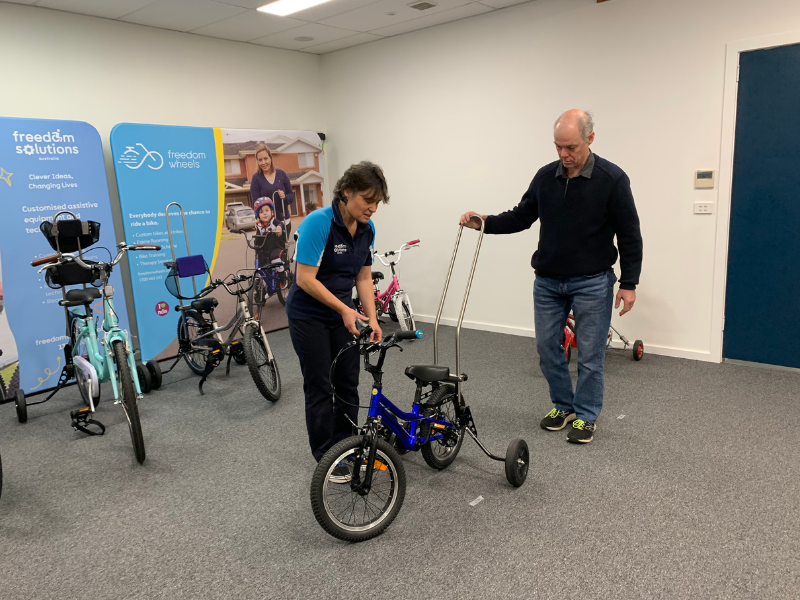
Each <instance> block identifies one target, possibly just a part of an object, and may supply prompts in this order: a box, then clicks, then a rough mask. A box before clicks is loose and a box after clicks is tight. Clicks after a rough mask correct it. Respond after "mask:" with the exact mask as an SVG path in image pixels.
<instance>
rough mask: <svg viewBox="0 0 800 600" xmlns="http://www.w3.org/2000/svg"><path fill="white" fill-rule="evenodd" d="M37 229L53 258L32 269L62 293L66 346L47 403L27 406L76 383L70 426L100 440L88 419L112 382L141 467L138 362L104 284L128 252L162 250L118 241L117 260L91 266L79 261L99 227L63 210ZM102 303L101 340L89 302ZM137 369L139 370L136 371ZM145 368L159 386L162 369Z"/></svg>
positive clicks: (22, 410) (23, 417)
mask: <svg viewBox="0 0 800 600" xmlns="http://www.w3.org/2000/svg"><path fill="white" fill-rule="evenodd" d="M65 214H66V215H71V216H72V219H66V218H65V219H61V220H58V218H59V216H61V215H65ZM40 228H41V230H42V233H44V235H45V237H47V239H48V241H49V242H50V244H51V246H52V247H53V248H54V249H55V250H56V251H57V253H56V254H52V255H50V256H45V257H43V258H39V259H37V260H34V261H33V262H32V263H31V266H34V267H42V268H41V269H39V272H40V273H41V272H43V271H44V272H45V281H46V282H47V284H48V285H49V286H50V287H52V288H61V290H62V294H63V299H62V300H60V301H59V305H60V306H63V307H64V313H65V316H66V320H67V335H68V336H69V343H68V344H66V345H65V347H64V358H65V365H64V368H63V369H62V371H61V376H60V377H59V381H58V386H57V387H56V389H55V390H54V391H53V392H52V393H50V395H49V396H47V398H45V399H44V400H42V401H41V402H34V403H30V406H32V405H33V404H41V403H43V402H47V401H48V400H50V398H52V397H53V396H54V395H55V394H56V393H57V392H58V391H59V390H60V389H61V388H63V387H64V386H65V385H66V384H67V383H68V382H69V381H71V380H72V379H73V378H74V379H75V381H76V383H77V386H78V389H79V390H80V393H81V396H82V397H83V400H84V403H85V404H86V405H87V406H86V407H85V408H81V409H79V410H76V411H72V412H71V413H70V416H71V418H72V426H73V428H75V429H76V430H78V431H82V432H84V433H87V434H89V435H102V434H103V433H104V432H105V427H103V425H102V424H101V423H99V422H97V421H95V420H93V419H91V415H92V414H93V413H94V412H95V408H96V406H97V403H98V402H99V400H100V384H101V383H105V382H108V381H110V382H111V388H112V390H113V392H114V400H115V404H121V405H122V408H123V409H124V411H125V416H126V417H127V420H128V428H129V429H130V434H131V441H132V442H133V449H134V454H135V455H136V460H137V461H139V463H140V464H141V463H143V462H144V460H145V448H144V438H143V436H142V426H141V423H140V421H139V409H138V401H139V400H140V399H141V398H142V390H141V387H140V382H139V379H140V376H141V373H139V374H137V375H136V376H134V373H137V366H136V361H135V359H134V355H133V352H132V350H131V345H130V340H129V338H128V334H127V333H126V332H125V331H123V330H122V329H121V328H120V327H119V318H118V316H117V313H116V312H115V310H114V289H113V287H112V286H110V285H109V284H108V280H109V277H110V276H111V272H112V270H113V268H114V267H115V266H116V265H117V264H118V263H119V261H120V260H122V257H123V256H124V255H125V253H126V252H128V251H135V250H156V251H157V250H160V249H161V248H160V246H157V245H154V244H133V245H130V246H129V245H127V244H125V242H120V243H119V244H118V245H117V249H118V252H117V256H116V257H115V258H113V259H112V260H111V261H110V262H99V261H92V260H88V259H86V258H85V257H84V256H83V251H84V250H85V249H87V248H88V247H89V246H91V245H92V244H95V243H97V241H98V240H99V234H100V224H99V223H97V222H95V221H81V220H79V219H78V218H77V217H75V215H74V214H73V213H71V212H69V211H61V212H59V213H57V214H56V216H55V217H53V220H52V222H49V221H46V222H44V223H42V225H41V227H40ZM65 250H67V252H65ZM69 251H72V252H69ZM74 285H81V286H82V289H71V290H69V291H66V290H65V289H64V288H65V287H66V286H74ZM87 286H88V287H87ZM101 298H102V304H103V322H102V331H103V339H102V340H101V339H99V338H98V327H97V324H96V323H95V317H94V313H93V309H92V303H93V302H94V301H95V300H99V299H101ZM141 368H142V366H140V371H141ZM145 368H146V369H147V370H148V372H149V373H148V374H149V375H151V378H152V380H153V382H155V380H158V383H159V384H160V379H161V370H160V368H159V367H158V363H156V362H155V361H150V362H148V363H147V365H146V366H145ZM155 387H158V386H155ZM15 400H16V407H17V418H18V419H19V421H20V422H21V423H24V422H25V421H27V418H28V417H27V406H29V405H28V404H26V401H25V395H24V394H23V393H22V391H18V392H17V397H16V399H15ZM93 428H94V429H93Z"/></svg>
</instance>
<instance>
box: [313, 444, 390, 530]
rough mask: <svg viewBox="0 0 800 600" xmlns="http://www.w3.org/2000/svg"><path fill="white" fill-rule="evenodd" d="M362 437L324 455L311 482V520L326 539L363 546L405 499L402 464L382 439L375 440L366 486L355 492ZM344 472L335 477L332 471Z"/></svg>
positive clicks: (362, 464) (361, 467) (362, 462)
mask: <svg viewBox="0 0 800 600" xmlns="http://www.w3.org/2000/svg"><path fill="white" fill-rule="evenodd" d="M369 444H370V442H369V441H368V439H365V438H364V436H353V437H349V438H347V439H345V440H342V441H341V442H339V443H338V444H336V445H335V446H333V447H332V448H331V449H330V450H328V451H327V452H326V453H325V456H323V457H322V460H320V461H319V464H318V465H317V468H316V470H315V471H314V476H313V477H312V478H311V508H312V510H313V511H314V517H315V518H316V519H317V522H318V523H319V524H320V525H321V526H322V528H323V529H324V530H325V531H327V532H328V533H329V534H330V535H332V536H333V537H335V538H338V539H340V540H345V541H347V542H363V541H364V540H368V539H370V538H373V537H375V536H377V535H380V534H381V533H382V532H383V531H384V530H385V529H386V528H387V527H388V526H389V525H391V523H392V521H394V519H395V517H397V514H398V513H399V512H400V508H401V507H402V506H403V500H404V499H405V495H406V471H405V467H404V466H403V462H402V461H401V460H400V457H399V456H398V455H397V452H395V451H394V448H392V447H391V446H390V445H389V444H388V443H387V442H386V440H384V439H382V438H377V440H376V444H377V446H376V448H375V461H374V463H373V472H372V473H373V477H372V485H371V486H370V487H369V489H368V490H367V491H364V490H363V489H360V486H361V482H362V477H363V475H365V474H366V467H367V464H366V461H367V457H368V455H369V450H370V448H369ZM342 466H344V467H345V468H346V469H347V470H348V471H349V474H348V475H346V476H338V477H337V476H336V475H334V473H333V471H334V469H335V468H336V467H342Z"/></svg>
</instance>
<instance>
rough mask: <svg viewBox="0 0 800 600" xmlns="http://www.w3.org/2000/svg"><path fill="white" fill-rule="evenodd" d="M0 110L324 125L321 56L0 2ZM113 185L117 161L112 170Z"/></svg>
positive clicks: (216, 123) (168, 121) (103, 131)
mask: <svg viewBox="0 0 800 600" xmlns="http://www.w3.org/2000/svg"><path fill="white" fill-rule="evenodd" d="M0 57H2V61H0V64H1V65H2V67H0V115H3V116H11V117H31V118H44V119H72V120H78V121H87V122H89V123H91V124H92V125H94V126H95V127H96V128H97V129H98V131H99V132H100V135H101V137H102V138H103V145H104V149H105V152H106V162H107V164H109V158H108V157H109V145H108V135H109V133H110V131H111V128H112V127H113V126H114V125H116V124H117V123H121V122H132V123H158V124H165V125H192V126H199V127H232V128H237V127H239V128H254V129H312V130H317V131H324V124H325V122H324V115H323V112H322V101H321V79H320V76H321V72H320V59H319V57H318V56H312V55H307V54H304V53H301V52H292V51H288V50H277V49H273V48H265V47H260V46H255V45H251V44H242V43H238V42H229V41H225V40H217V39H213V38H208V37H202V36H198V35H192V34H188V33H178V32H172V31H166V30H162V29H154V28H150V27H144V26H140V25H132V24H129V23H120V22H118V21H112V20H107V19H99V18H93V17H86V16H81V15H75V14H71V13H65V12H58V11H54V10H48V9H42V8H36V7H29V6H21V5H16V4H7V3H4V2H0ZM108 175H109V185H110V187H111V188H112V194H113V193H114V190H115V185H114V177H113V171H112V170H109V171H108Z"/></svg>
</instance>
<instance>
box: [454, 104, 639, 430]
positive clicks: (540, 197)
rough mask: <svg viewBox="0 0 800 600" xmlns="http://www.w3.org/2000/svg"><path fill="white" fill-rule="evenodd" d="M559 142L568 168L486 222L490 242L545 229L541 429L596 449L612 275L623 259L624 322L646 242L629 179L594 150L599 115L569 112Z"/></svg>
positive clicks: (538, 287) (544, 171)
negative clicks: (574, 361)
mask: <svg viewBox="0 0 800 600" xmlns="http://www.w3.org/2000/svg"><path fill="white" fill-rule="evenodd" d="M553 139H554V142H555V146H556V150H557V152H558V158H559V160H557V161H555V162H553V163H550V164H549V165H546V166H544V167H542V168H541V169H539V172H538V173H536V176H535V177H534V178H533V181H532V182H531V185H530V187H529V188H528V191H527V192H525V194H524V195H523V196H522V200H521V201H520V203H519V204H518V205H517V206H516V207H515V208H513V209H511V210H509V211H506V212H504V213H501V214H499V215H492V216H487V215H481V216H482V217H483V219H484V220H485V222H486V225H485V227H486V229H485V231H486V233H516V232H518V231H523V230H525V229H528V228H529V227H530V226H531V225H533V223H534V222H536V220H537V219H538V220H539V221H540V222H541V225H540V229H539V247H538V248H537V250H536V252H534V254H533V258H532V259H531V265H532V266H533V268H534V269H535V272H536V281H535V283H534V286H533V300H534V323H535V327H536V347H537V349H538V351H539V365H540V367H541V369H542V373H543V374H544V376H545V379H547V383H548V384H549V385H550V399H551V400H552V401H553V404H554V407H553V409H552V410H551V411H550V412H549V413H547V415H546V416H545V417H544V419H542V421H541V423H540V424H541V426H542V428H543V429H546V430H548V431H560V430H562V429H564V427H566V426H567V424H569V423H572V428H571V430H570V432H569V433H568V435H567V440H568V441H570V442H574V443H584V444H586V443H588V442H591V441H592V440H593V439H594V434H595V432H596V431H597V424H596V422H597V417H598V416H599V415H600V410H601V408H602V406H603V362H604V359H605V347H606V337H607V335H608V330H609V326H610V325H611V310H612V309H611V305H612V302H614V284H615V283H616V281H617V278H616V276H615V274H614V270H613V269H612V267H613V266H614V263H616V262H617V256H618V255H619V259H620V269H621V276H620V280H619V284H620V285H619V288H620V289H619V291H618V292H617V296H616V303H615V304H614V306H615V307H616V308H619V305H620V303H621V302H622V303H623V308H622V311H621V312H620V313H619V314H620V315H624V314H625V313H626V312H628V311H629V310H630V309H631V308H633V304H634V302H635V301H636V291H635V290H636V285H637V284H638V283H639V273H640V271H641V267H642V236H641V233H640V231H639V217H638V215H637V213H636V206H635V205H634V202H633V194H632V193H631V186H630V180H629V179H628V176H627V175H626V174H625V172H624V171H623V170H622V169H620V168H619V167H618V166H616V165H615V164H613V163H611V162H609V161H607V160H605V159H604V158H600V157H599V156H597V155H596V154H593V153H592V151H591V150H590V149H589V146H591V144H592V142H593V141H594V123H593V121H592V115H591V114H589V113H587V112H584V111H581V110H569V111H567V112H565V113H564V114H563V115H561V117H559V119H558V121H556V123H555V126H554V128H553ZM477 214H479V213H476V212H474V211H470V212H467V213H465V214H463V215H462V216H461V219H460V221H459V222H460V224H461V225H466V226H467V227H471V228H473V229H478V228H479V227H480V224H479V222H478V220H477V219H474V218H472V217H473V216H475V215H477ZM614 236H616V238H617V246H618V247H619V254H618V253H617V248H616V247H615V246H614ZM570 310H571V311H572V312H573V314H574V315H575V332H576V337H577V343H578V383H577V386H576V387H575V389H574V391H573V388H572V378H571V377H570V374H569V368H568V365H567V360H566V358H565V356H564V352H563V349H562V347H561V342H562V335H563V332H564V324H565V323H566V320H567V315H568V314H569V312H570Z"/></svg>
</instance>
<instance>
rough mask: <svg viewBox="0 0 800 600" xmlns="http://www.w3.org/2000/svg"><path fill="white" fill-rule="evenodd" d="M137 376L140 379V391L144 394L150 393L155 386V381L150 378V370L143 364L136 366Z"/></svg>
mask: <svg viewBox="0 0 800 600" xmlns="http://www.w3.org/2000/svg"><path fill="white" fill-rule="evenodd" d="M136 376H137V377H138V378H139V389H140V390H141V391H142V393H143V394H146V393H147V392H149V391H150V388H151V387H152V385H153V380H152V378H151V377H150V369H148V368H147V367H145V366H144V365H143V364H142V363H139V364H138V365H136Z"/></svg>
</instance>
